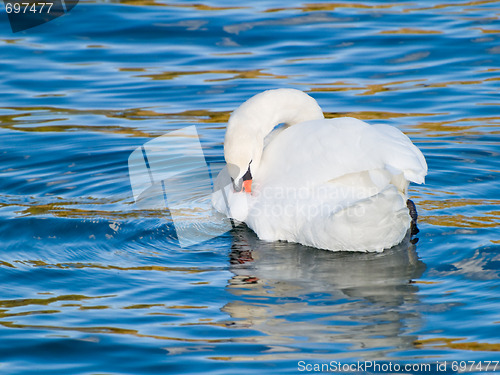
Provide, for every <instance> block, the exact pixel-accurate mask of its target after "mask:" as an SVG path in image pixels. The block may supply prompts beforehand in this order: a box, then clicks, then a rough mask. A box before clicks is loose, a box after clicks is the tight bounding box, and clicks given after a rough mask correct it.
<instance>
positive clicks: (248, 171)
mask: <svg viewBox="0 0 500 375" xmlns="http://www.w3.org/2000/svg"><path fill="white" fill-rule="evenodd" d="M250 163H251V162H250ZM251 179H252V173H251V172H250V165H248V170H247V172H246V173H245V174H244V175H243V181H248V180H251Z"/></svg>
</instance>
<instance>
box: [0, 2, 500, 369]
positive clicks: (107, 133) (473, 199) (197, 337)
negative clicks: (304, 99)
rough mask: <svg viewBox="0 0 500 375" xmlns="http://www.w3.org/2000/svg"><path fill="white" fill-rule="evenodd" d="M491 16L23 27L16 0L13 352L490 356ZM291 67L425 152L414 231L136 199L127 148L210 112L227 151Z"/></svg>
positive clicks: (86, 358) (181, 357)
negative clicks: (208, 226)
mask: <svg viewBox="0 0 500 375" xmlns="http://www.w3.org/2000/svg"><path fill="white" fill-rule="evenodd" d="M499 17H500V3H498V2H496V1H489V0H485V1H463V0H462V1H458V2H448V1H444V0H438V1H421V2H393V3H391V2H382V1H380V2H374V1H370V2H368V1H365V2H345V3H328V2H316V3H314V4H313V3H306V2H304V3H302V2H300V1H293V0H292V1H288V2H278V1H259V2H255V3H241V4H239V3H238V4H235V2H231V1H225V0H222V1H215V0H213V1H212V0H209V1H206V2H204V3H192V2H188V1H178V2H173V3H166V2H162V1H156V0H154V1H133V0H130V1H128V0H127V1H125V0H124V1H116V0H114V1H97V2H94V1H82V2H80V3H79V4H78V5H77V6H76V7H75V8H74V9H73V10H72V11H71V12H70V13H69V14H67V15H65V16H63V17H60V18H58V19H56V20H54V21H52V22H49V23H46V24H44V25H42V26H39V27H36V28H33V29H30V30H27V31H23V32H20V33H15V34H13V33H12V32H11V30H10V26H9V24H8V19H7V15H6V14H5V11H2V12H1V13H0V45H1V50H0V51H1V57H0V87H1V89H0V146H1V147H0V173H1V174H0V233H1V234H0V249H1V252H0V291H1V296H0V372H2V373H5V374H26V373H32V372H34V371H35V370H36V372H37V373H39V374H51V375H53V374H98V373H99V374H103V373H105V374H165V373H172V374H188V373H190V374H195V373H219V374H235V373H257V372H258V371H260V372H261V373H298V372H300V371H299V367H298V361H301V360H303V361H305V362H306V363H326V362H330V361H342V362H345V363H353V362H355V361H357V360H361V361H365V360H370V361H371V360H373V361H380V363H388V362H391V361H392V362H394V363H396V362H397V363H432V364H435V363H436V362H444V361H447V366H448V370H449V371H450V372H453V370H454V368H452V367H451V364H452V361H487V360H489V361H498V360H500V355H499V353H498V352H499V351H500V234H499V233H500V232H499V230H498V229H499V226H500V184H499V182H500V178H499V177H500V110H499V109H500V108H499V105H500V102H499V100H498V98H499V89H500V86H499V83H500V47H499V46H500V22H499ZM280 87H294V88H299V89H302V90H304V91H307V92H308V93H310V95H312V96H313V97H314V98H316V99H317V100H318V102H319V104H320V105H321V107H322V108H323V109H324V110H325V112H326V113H327V116H328V117H335V116H345V115H349V116H354V117H357V118H360V119H364V120H367V121H369V122H370V123H386V124H390V125H392V126H395V127H397V128H399V129H400V130H402V131H403V132H405V133H406V134H407V135H408V136H409V137H410V138H411V139H412V140H413V142H414V143H415V144H416V145H417V146H418V147H419V148H420V149H421V150H422V151H423V153H424V155H425V157H426V159H427V162H428V164H429V175H428V177H427V180H426V184H425V185H422V186H418V185H413V186H412V187H411V196H412V198H413V200H414V201H415V203H416V204H417V207H418V210H419V214H420V219H419V220H420V224H419V229H420V233H419V234H418V236H417V237H418V238H419V241H418V243H416V244H411V243H409V242H408V241H406V242H405V243H403V244H402V245H400V246H397V247H395V248H393V249H390V250H386V251H384V252H383V253H381V254H355V253H331V252H327V251H322V250H317V249H312V248H307V247H302V246H300V245H295V244H288V243H265V242H262V241H260V240H258V239H257V238H256V236H255V235H254V234H253V233H252V232H251V231H250V230H249V229H247V228H246V227H238V228H236V229H235V230H233V231H231V232H229V233H226V234H224V235H223V236H220V237H218V238H215V239H213V240H211V241H209V242H206V243H203V244H199V245H196V246H194V247H192V248H188V249H186V248H181V247H179V245H178V243H177V239H176V235H175V231H174V226H173V224H172V221H171V219H170V218H169V216H168V215H167V214H166V213H165V212H162V211H158V210H144V209H140V208H138V207H137V206H136V205H135V204H134V199H133V196H132V191H131V188H130V182H129V176H128V166H127V160H128V157H129V155H130V153H131V152H132V151H133V150H134V149H136V148H137V147H139V146H141V145H143V144H144V143H145V142H147V141H148V140H150V139H153V138H155V137H157V136H160V135H162V134H165V133H166V132H168V131H172V130H176V129H179V128H182V127H185V126H190V125H196V127H197V129H198V132H199V134H200V137H201V143H202V146H203V148H204V152H205V155H206V158H207V161H208V162H214V163H215V162H222V161H223V149H222V142H223V137H224V129H225V122H226V121H227V118H228V116H229V113H230V112H231V111H232V110H233V109H235V108H236V107H237V106H238V105H239V104H241V103H242V102H243V101H244V100H246V99H247V98H249V97H250V96H252V95H254V94H256V93H258V92H260V91H262V90H265V89H270V88H280ZM483 365H484V362H483ZM455 370H456V368H455ZM468 370H470V368H469V369H468ZM473 370H474V371H476V370H477V369H473ZM484 370H485V368H484V367H483V372H479V371H476V372H478V373H485V372H484ZM491 370H492V367H491V368H490V369H489V372H490V373H491ZM497 370H500V365H499V366H498V369H497Z"/></svg>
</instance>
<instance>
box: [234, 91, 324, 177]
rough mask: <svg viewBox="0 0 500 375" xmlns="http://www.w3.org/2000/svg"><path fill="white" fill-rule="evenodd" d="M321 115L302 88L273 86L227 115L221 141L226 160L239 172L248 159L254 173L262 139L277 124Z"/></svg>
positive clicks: (312, 118)
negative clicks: (223, 135)
mask: <svg viewBox="0 0 500 375" xmlns="http://www.w3.org/2000/svg"><path fill="white" fill-rule="evenodd" d="M322 118H324V117H323V111H322V110H321V108H320V107H319V105H318V103H317V102H316V100H314V99H313V98H312V97H310V96H309V95H307V94H306V93H304V92H302V91H299V90H294V89H277V90H268V91H264V92H262V93H260V94H257V95H255V96H253V97H252V98H250V99H249V100H247V101H246V102H245V103H243V104H242V105H241V106H240V107H239V108H238V109H236V110H235V111H234V112H233V113H232V115H231V117H230V118H229V122H228V125H227V130H226V139H225V141H224V156H225V158H226V162H227V163H228V164H233V165H236V166H237V167H238V169H239V171H240V174H241V173H244V172H245V171H246V170H247V169H248V166H249V163H250V162H251V172H252V175H254V176H255V173H256V172H257V170H258V168H259V165H260V160H261V157H262V152H263V148H264V138H265V137H266V136H267V135H268V134H269V133H271V131H272V130H273V129H274V128H275V127H276V126H277V125H279V124H283V123H284V124H287V125H294V124H298V123H300V122H304V121H309V120H318V119H322ZM238 177H241V176H238ZM233 178H234V176H233Z"/></svg>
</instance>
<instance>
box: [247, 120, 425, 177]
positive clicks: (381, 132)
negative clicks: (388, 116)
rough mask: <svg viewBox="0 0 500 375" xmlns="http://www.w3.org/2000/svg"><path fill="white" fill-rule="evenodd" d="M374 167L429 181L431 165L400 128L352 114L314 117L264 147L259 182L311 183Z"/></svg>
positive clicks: (291, 127) (287, 130)
mask: <svg viewBox="0 0 500 375" xmlns="http://www.w3.org/2000/svg"><path fill="white" fill-rule="evenodd" d="M371 170H387V171H389V172H390V173H391V174H392V175H398V174H403V175H404V177H405V178H406V180H408V181H413V182H416V183H423V182H424V177H425V175H426V173H427V164H426V162H425V159H424V157H423V155H422V153H421V152H420V150H419V149H418V148H417V147H415V145H413V143H412V142H411V141H410V139H409V138H408V137H407V136H406V135H404V134H403V133H402V132H401V131H399V130H398V129H396V128H394V127H391V126H387V125H369V124H367V123H365V122H364V121H361V120H357V119H354V118H349V117H343V118H336V119H329V120H314V121H307V122H303V123H300V124H297V125H294V126H290V127H288V128H287V129H284V130H283V131H281V133H280V134H279V135H277V136H276V137H274V139H273V140H272V142H270V143H269V144H268V145H267V147H266V148H265V150H264V153H263V157H262V166H261V168H260V170H259V173H258V175H257V176H256V180H255V182H256V183H257V184H258V183H259V182H260V181H265V184H266V185H270V184H277V185H284V184H286V185H287V186H288V185H304V184H308V185H311V184H319V183H324V182H327V181H330V180H333V179H336V178H339V177H342V176H345V175H349V174H353V173H359V172H363V171H371Z"/></svg>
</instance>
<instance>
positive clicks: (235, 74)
mask: <svg viewBox="0 0 500 375" xmlns="http://www.w3.org/2000/svg"><path fill="white" fill-rule="evenodd" d="M263 70H264V69H252V70H236V69H226V70H200V71H195V70H192V71H185V72H162V73H152V74H141V75H138V76H137V77H146V78H151V79H153V80H171V79H175V78H177V77H180V76H185V75H205V74H214V75H228V76H229V77H225V78H210V79H205V80H204V82H222V81H231V80H235V79H256V78H272V79H287V78H289V77H288V76H284V75H276V74H272V73H264V72H263Z"/></svg>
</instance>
